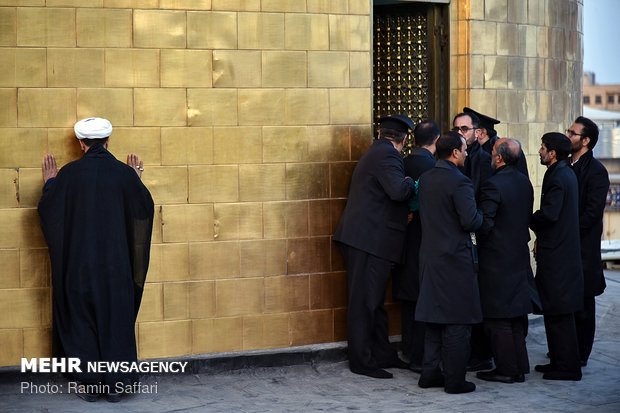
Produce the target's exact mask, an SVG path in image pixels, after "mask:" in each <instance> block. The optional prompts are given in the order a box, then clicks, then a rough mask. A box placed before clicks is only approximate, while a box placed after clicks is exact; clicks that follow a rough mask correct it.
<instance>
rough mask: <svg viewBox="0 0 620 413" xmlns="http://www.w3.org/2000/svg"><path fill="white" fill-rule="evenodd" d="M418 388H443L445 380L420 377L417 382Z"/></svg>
mask: <svg viewBox="0 0 620 413" xmlns="http://www.w3.org/2000/svg"><path fill="white" fill-rule="evenodd" d="M418 386H420V387H421V388H423V389H429V388H431V387H443V386H445V380H444V378H443V376H435V377H432V378H426V377H424V376H420V380H418Z"/></svg>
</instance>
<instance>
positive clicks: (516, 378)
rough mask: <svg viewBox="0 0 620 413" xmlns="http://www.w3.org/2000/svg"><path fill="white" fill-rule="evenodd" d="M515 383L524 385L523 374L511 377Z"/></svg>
mask: <svg viewBox="0 0 620 413" xmlns="http://www.w3.org/2000/svg"><path fill="white" fill-rule="evenodd" d="M512 378H513V379H514V381H515V383H524V382H525V374H517V375H516V376H513V377H512Z"/></svg>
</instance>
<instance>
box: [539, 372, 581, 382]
mask: <svg viewBox="0 0 620 413" xmlns="http://www.w3.org/2000/svg"><path fill="white" fill-rule="evenodd" d="M543 379H545V380H572V381H579V380H581V372H580V371H575V372H573V371H558V370H556V371H548V372H546V373H545V374H543Z"/></svg>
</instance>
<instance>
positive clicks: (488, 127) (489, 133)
mask: <svg viewBox="0 0 620 413" xmlns="http://www.w3.org/2000/svg"><path fill="white" fill-rule="evenodd" d="M463 113H471V114H473V115H476V116H477V117H478V119H479V120H480V135H479V136H478V143H479V144H480V147H481V148H482V149H484V150H485V151H486V152H488V153H489V154H490V153H492V152H493V147H494V146H495V142H497V140H498V139H499V137H498V136H497V131H496V130H495V125H498V124H499V123H501V122H500V121H499V120H497V119H493V118H492V117H490V116H487V115H485V114H482V113H480V112H476V111H475V110H473V109H470V108H468V107H464V108H463ZM516 168H517V170H518V171H519V172H521V173H522V174H524V175H525V176H528V177H529V172H528V170H527V160H526V159H525V154H524V153H523V150H521V149H519V159H518V160H517V164H516Z"/></svg>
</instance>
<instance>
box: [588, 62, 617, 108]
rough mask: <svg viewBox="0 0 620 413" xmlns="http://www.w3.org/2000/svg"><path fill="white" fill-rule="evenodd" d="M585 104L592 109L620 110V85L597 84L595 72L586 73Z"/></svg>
mask: <svg viewBox="0 0 620 413" xmlns="http://www.w3.org/2000/svg"><path fill="white" fill-rule="evenodd" d="M583 104H584V105H585V106H588V107H590V108H592V109H603V110H611V111H615V112H620V85H597V84H596V76H595V73H593V72H586V73H584V75H583Z"/></svg>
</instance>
